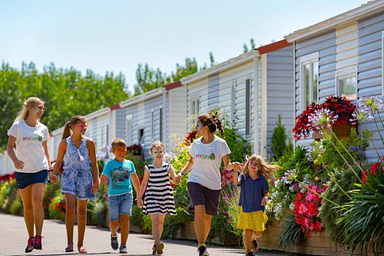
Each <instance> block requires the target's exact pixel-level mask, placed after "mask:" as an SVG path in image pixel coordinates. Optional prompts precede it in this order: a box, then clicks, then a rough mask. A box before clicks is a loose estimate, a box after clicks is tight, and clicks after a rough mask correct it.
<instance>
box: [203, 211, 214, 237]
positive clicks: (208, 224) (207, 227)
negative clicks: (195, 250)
mask: <svg viewBox="0 0 384 256" xmlns="http://www.w3.org/2000/svg"><path fill="white" fill-rule="evenodd" d="M211 220H212V215H209V214H205V216H204V221H205V239H204V243H205V241H207V238H208V234H209V231H211Z"/></svg>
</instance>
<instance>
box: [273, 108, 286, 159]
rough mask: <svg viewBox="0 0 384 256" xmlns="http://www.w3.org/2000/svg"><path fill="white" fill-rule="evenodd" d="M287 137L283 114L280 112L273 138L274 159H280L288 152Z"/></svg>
mask: <svg viewBox="0 0 384 256" xmlns="http://www.w3.org/2000/svg"><path fill="white" fill-rule="evenodd" d="M287 137H288V136H287V134H286V130H285V127H284V125H283V123H282V122H281V115H280V114H279V116H278V119H277V122H276V126H275V128H274V129H273V133H272V138H271V143H272V146H271V151H272V154H273V156H272V158H271V159H272V161H278V160H279V159H280V158H281V157H282V156H284V155H285V154H286V153H288V146H287Z"/></svg>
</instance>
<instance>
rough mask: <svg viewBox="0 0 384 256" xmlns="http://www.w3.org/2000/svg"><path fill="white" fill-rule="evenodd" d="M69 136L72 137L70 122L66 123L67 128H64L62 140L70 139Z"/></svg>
mask: <svg viewBox="0 0 384 256" xmlns="http://www.w3.org/2000/svg"><path fill="white" fill-rule="evenodd" d="M69 136H71V125H70V122H69V121H68V122H66V123H65V126H64V131H63V135H62V136H61V139H62V140H63V139H66V138H68V137H69Z"/></svg>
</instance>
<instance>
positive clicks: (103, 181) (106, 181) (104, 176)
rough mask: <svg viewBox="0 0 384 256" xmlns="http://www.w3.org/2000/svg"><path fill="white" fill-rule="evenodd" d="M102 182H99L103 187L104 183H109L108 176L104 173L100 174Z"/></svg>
mask: <svg viewBox="0 0 384 256" xmlns="http://www.w3.org/2000/svg"><path fill="white" fill-rule="evenodd" d="M99 180H100V182H99V186H100V187H101V186H102V185H103V184H104V183H108V177H107V176H106V175H104V174H102V175H101V176H100V179H99Z"/></svg>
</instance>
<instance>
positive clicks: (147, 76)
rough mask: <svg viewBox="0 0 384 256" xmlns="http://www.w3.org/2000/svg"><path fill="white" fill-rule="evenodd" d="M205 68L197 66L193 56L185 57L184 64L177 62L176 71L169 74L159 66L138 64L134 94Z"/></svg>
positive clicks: (177, 79)
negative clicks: (154, 67)
mask: <svg viewBox="0 0 384 256" xmlns="http://www.w3.org/2000/svg"><path fill="white" fill-rule="evenodd" d="M212 58H213V56H212ZM205 68H206V66H203V67H201V68H199V66H198V64H197V61H196V59H195V58H186V59H185V64H184V65H180V64H179V63H177V64H176V71H175V72H171V74H170V75H167V74H165V73H163V72H161V70H160V69H159V68H157V69H156V70H154V69H153V68H150V67H149V65H148V64H145V65H144V66H143V65H142V64H139V65H138V67H137V70H136V80H137V84H135V85H134V88H135V96H136V95H139V94H141V93H145V92H148V91H150V90H153V89H156V88H159V87H161V86H163V85H165V84H168V83H173V82H176V81H179V80H180V79H182V78H183V77H186V76H189V75H192V74H194V73H196V72H199V71H201V70H204V69H205Z"/></svg>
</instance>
